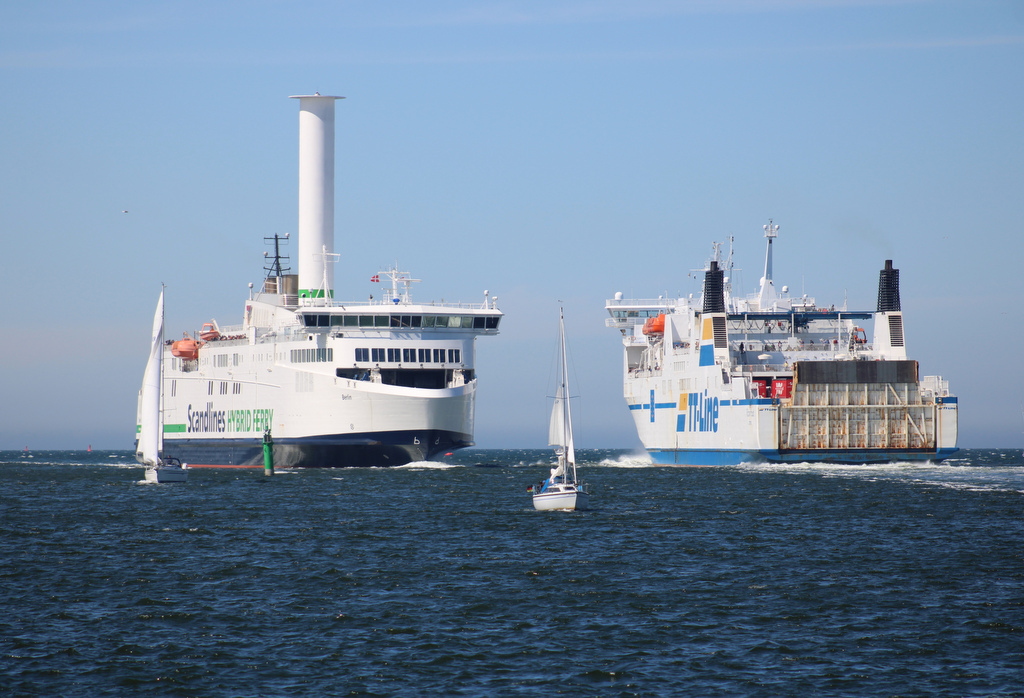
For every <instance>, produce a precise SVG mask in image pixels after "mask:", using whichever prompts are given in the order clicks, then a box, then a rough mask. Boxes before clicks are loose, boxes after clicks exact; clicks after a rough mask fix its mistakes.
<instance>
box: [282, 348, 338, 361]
mask: <svg viewBox="0 0 1024 698" xmlns="http://www.w3.org/2000/svg"><path fill="white" fill-rule="evenodd" d="M291 357H292V363H293V364H307V363H313V362H317V361H334V349H332V348H331V347H326V348H319V349H317V348H313V349H292V354H291Z"/></svg>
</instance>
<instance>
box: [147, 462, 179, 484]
mask: <svg viewBox="0 0 1024 698" xmlns="http://www.w3.org/2000/svg"><path fill="white" fill-rule="evenodd" d="M146 481H147V482H160V483H164V482H188V469H187V468H172V467H167V466H162V465H161V466H157V467H155V468H146Z"/></svg>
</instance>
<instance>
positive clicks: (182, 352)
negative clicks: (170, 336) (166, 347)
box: [171, 334, 199, 360]
mask: <svg viewBox="0 0 1024 698" xmlns="http://www.w3.org/2000/svg"><path fill="white" fill-rule="evenodd" d="M171 356H176V357H178V358H179V359H185V360H192V359H198V358H199V342H197V341H196V340H194V339H192V338H191V337H189V336H188V335H187V334H186V335H184V337H182V338H181V339H179V340H178V341H176V342H174V343H173V344H171Z"/></svg>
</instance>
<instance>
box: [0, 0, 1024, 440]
mask: <svg viewBox="0 0 1024 698" xmlns="http://www.w3.org/2000/svg"><path fill="white" fill-rule="evenodd" d="M1022 86H1024V3H1020V2H1018V1H1016V0H970V1H967V0H949V1H942V0H904V1H898V0H892V1H887V0H874V1H868V0H846V1H843V0H837V1H834V2H825V1H823V0H821V1H814V0H761V1H753V0H746V1H744V0H716V1H711V0H706V1H700V0H635V1H633V2H629V3H624V2H610V1H601V0H572V1H570V0H546V1H545V2H526V1H523V2H517V1H515V0H507V1H505V2H486V1H481V2H464V1H457V0H450V1H444V0H442V1H437V2H412V1H403V0H396V1H393V2H379V1H378V2H346V1H344V0H339V1H335V2H297V1H287V2H286V1H269V0H268V1H262V2H260V1H254V2H247V3H241V2H230V3H226V2H216V1H210V0H204V1H203V2H191V1H183V2H149V3H137V2H89V1H85V2H70V1H67V2H51V1H46V0H42V1H36V2H29V1H24V0H9V1H8V2H5V3H3V4H0V114H2V117H0V118H2V125H3V128H2V129H0V230H2V240H3V247H2V249H3V259H4V264H3V268H4V277H5V278H4V284H3V289H4V292H5V293H4V296H5V297H4V300H3V302H2V303H0V336H2V337H3V349H2V350H0V358H2V361H0V397H2V399H0V448H21V447H22V446H26V445H27V446H30V447H31V448H37V449H38V448H84V447H85V445H86V444H89V443H91V444H92V445H93V447H95V448H131V446H132V440H133V436H134V420H135V401H136V394H137V391H138V386H139V384H140V381H141V378H142V371H143V367H144V364H145V360H146V354H147V347H146V343H147V335H148V328H149V323H150V320H151V316H152V310H153V307H154V304H155V301H156V297H157V295H158V293H159V287H160V286H159V285H160V282H164V283H166V284H168V289H167V308H168V309H167V325H168V332H169V335H170V334H176V333H177V332H180V331H182V330H193V329H198V327H199V326H200V325H201V324H202V323H203V322H207V321H209V320H210V319H211V318H216V319H217V320H218V321H220V322H222V323H236V322H240V320H241V312H242V306H243V301H244V299H245V297H246V293H247V284H248V283H249V282H253V283H256V284H259V282H260V281H261V278H262V272H261V269H262V266H263V257H262V255H263V251H264V249H265V248H264V245H263V237H264V236H268V235H273V234H274V233H285V232H291V231H294V230H295V225H296V206H297V204H296V187H297V184H296V168H297V165H296V160H297V155H296V152H297V121H298V117H297V105H296V103H295V102H294V101H290V100H288V99H287V97H288V96H289V95H293V94H304V93H311V92H313V91H319V92H321V93H322V94H341V95H345V96H346V97H347V99H346V100H344V101H343V102H340V103H339V105H338V116H337V217H336V246H337V249H338V251H339V252H342V253H343V256H342V258H341V261H340V262H339V264H338V266H337V268H336V275H335V278H336V280H337V287H338V289H337V295H338V297H340V298H342V299H358V298H363V297H365V296H366V295H367V294H368V293H372V292H373V290H374V287H373V286H371V285H370V284H369V283H368V280H369V276H370V274H372V273H374V272H376V271H378V270H379V269H380V268H382V267H384V266H387V265H390V264H392V263H395V262H398V263H399V264H400V265H401V266H402V268H403V269H407V270H409V271H411V272H412V273H413V274H414V275H415V276H416V277H417V278H421V279H423V280H424V281H423V283H421V284H419V285H418V287H417V288H416V289H415V298H417V299H419V300H431V299H441V298H444V299H446V300H452V301H454V300H462V301H471V300H478V299H481V298H482V295H483V291H484V290H485V289H487V290H489V291H490V292H491V294H492V295H496V296H498V298H499V305H500V307H501V308H502V310H503V311H504V312H505V313H506V318H505V320H504V323H503V326H502V333H501V335H499V336H498V337H495V338H489V339H482V340H480V341H479V343H478V371H479V375H480V392H479V398H478V404H477V434H476V436H477V443H478V445H479V446H481V447H493V448H500V447H514V446H522V447H533V446H537V447H541V446H543V445H544V442H545V440H546V429H547V410H548V405H549V401H548V400H547V399H546V396H547V395H550V394H551V392H552V387H551V357H552V354H553V350H554V342H555V338H554V337H555V331H556V327H557V308H558V305H559V304H560V303H561V304H563V305H564V306H565V312H566V323H567V328H568V331H569V333H570V342H571V351H572V356H573V363H574V367H575V372H576V376H577V381H576V390H575V392H577V393H578V394H579V395H580V397H579V400H578V402H577V405H576V407H575V411H576V415H577V418H578V432H579V434H578V439H577V440H578V444H579V445H580V446H581V447H590V446H592V447H622V448H630V447H634V446H638V445H639V442H638V441H637V439H636V435H635V432H634V430H633V425H632V420H631V418H630V417H629V414H628V411H627V410H626V408H625V406H624V403H623V400H622V398H621V376H620V367H621V346H620V343H619V338H618V334H617V333H616V332H615V331H614V330H610V329H607V328H605V327H604V317H605V311H604V301H605V299H606V298H610V297H612V295H613V294H614V293H615V292H616V291H622V292H623V293H624V294H625V295H626V296H636V297H653V296H657V295H660V294H665V293H670V294H674V293H690V292H699V287H698V286H697V285H696V283H695V282H694V281H693V280H692V279H691V278H690V277H689V276H688V274H689V273H690V272H691V270H693V269H698V268H700V267H701V266H703V264H704V262H705V260H706V259H707V257H708V255H709V252H710V250H711V243H712V242H713V241H720V240H724V239H726V238H727V237H728V236H734V237H735V241H736V242H735V245H736V261H737V266H738V267H739V268H740V270H739V271H737V273H736V274H735V281H736V283H737V285H738V286H739V288H740V290H744V291H753V290H754V286H755V284H756V282H757V279H758V277H759V275H760V265H761V264H762V255H763V247H762V245H763V239H762V231H761V226H762V225H763V224H764V223H767V221H768V219H769V218H773V219H774V220H775V222H776V223H779V224H780V225H781V226H782V227H781V230H780V235H779V240H778V243H777V246H776V256H775V277H776V280H777V283H778V284H779V285H782V284H788V285H789V286H790V287H791V288H792V289H793V290H801V291H806V292H807V293H809V294H811V295H813V296H815V297H816V298H817V299H818V301H819V302H820V303H824V304H832V303H835V304H836V305H839V304H841V303H842V302H843V301H844V299H846V300H848V303H849V305H850V307H851V308H866V309H871V308H873V306H874V302H875V295H876V291H877V286H876V285H877V279H878V270H879V269H880V268H881V266H882V263H883V262H884V260H885V259H893V260H894V265H895V266H896V267H897V268H899V269H901V280H902V291H903V308H904V310H905V315H906V319H905V323H906V333H907V342H908V350H909V352H910V354H911V355H912V356H913V357H914V358H917V359H918V360H919V361H920V362H921V367H922V373H923V374H928V375H931V374H941V375H942V376H944V377H945V378H947V379H948V380H949V381H950V383H951V387H952V389H953V390H954V391H955V392H956V393H957V394H958V395H959V396H960V400H961V408H960V435H961V445H962V446H965V447H986V446H991V447H1020V446H1021V445H1024V420H1022V411H1024V361H1021V359H1020V358H1019V354H1020V352H1021V347H1024V330H1022V326H1024V317H1022V312H1021V299H1022V298H1024V275H1022V274H1021V265H1022V262H1024V244H1022V233H1024V211H1022V209H1024V203H1022V202H1024V195H1022V194H1021V192H1022V190H1024V147H1022V146H1024V128H1022V121H1021V118H1022V114H1024V89H1022ZM125 209H127V210H128V211H129V213H128V214H122V213H121V211H122V210H125Z"/></svg>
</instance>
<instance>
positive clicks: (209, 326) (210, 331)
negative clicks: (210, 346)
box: [199, 322, 220, 342]
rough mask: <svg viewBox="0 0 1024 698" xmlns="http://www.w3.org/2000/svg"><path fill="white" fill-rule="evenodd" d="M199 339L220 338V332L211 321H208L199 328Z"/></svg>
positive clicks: (206, 340)
mask: <svg viewBox="0 0 1024 698" xmlns="http://www.w3.org/2000/svg"><path fill="white" fill-rule="evenodd" d="M199 339H201V340H203V341H204V342H212V341H213V340H215V339H220V332H218V331H217V328H216V327H215V326H214V324H213V323H212V322H208V323H206V324H205V325H203V329H201V330H199Z"/></svg>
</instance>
